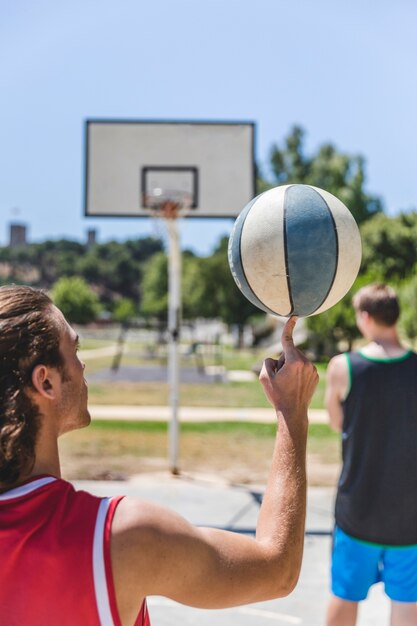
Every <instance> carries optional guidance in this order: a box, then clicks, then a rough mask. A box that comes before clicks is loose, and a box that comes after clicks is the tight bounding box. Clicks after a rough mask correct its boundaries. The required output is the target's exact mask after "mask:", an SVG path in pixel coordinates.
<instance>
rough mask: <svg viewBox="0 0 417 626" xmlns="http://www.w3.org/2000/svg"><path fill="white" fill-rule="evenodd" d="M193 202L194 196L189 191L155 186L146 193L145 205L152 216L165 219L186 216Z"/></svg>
mask: <svg viewBox="0 0 417 626" xmlns="http://www.w3.org/2000/svg"><path fill="white" fill-rule="evenodd" d="M192 204H193V198H192V195H191V194H190V193H188V192H187V191H179V190H177V189H171V190H164V189H162V188H161V187H155V188H153V189H151V191H150V192H149V193H147V194H144V198H143V206H144V207H145V210H146V212H147V213H149V215H150V216H151V217H154V218H155V217H156V218H158V219H164V220H175V219H178V218H179V217H184V216H185V215H186V214H187V213H188V212H189V210H190V209H191V207H192Z"/></svg>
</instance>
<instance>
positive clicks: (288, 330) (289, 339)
mask: <svg viewBox="0 0 417 626" xmlns="http://www.w3.org/2000/svg"><path fill="white" fill-rule="evenodd" d="M297 320H298V317H290V318H289V319H288V320H287V321H286V323H285V326H284V328H283V330H282V335H281V344H282V350H283V352H284V354H286V353H288V352H290V351H291V350H294V348H295V346H294V339H293V332H294V328H295V324H296V323H297Z"/></svg>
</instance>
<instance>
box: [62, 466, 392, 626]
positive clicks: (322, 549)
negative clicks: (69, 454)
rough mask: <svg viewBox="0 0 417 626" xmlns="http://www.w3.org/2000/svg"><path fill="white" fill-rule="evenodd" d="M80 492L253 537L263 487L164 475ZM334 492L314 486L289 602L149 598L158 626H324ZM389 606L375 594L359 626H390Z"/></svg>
mask: <svg viewBox="0 0 417 626" xmlns="http://www.w3.org/2000/svg"><path fill="white" fill-rule="evenodd" d="M74 484H75V485H76V487H77V488H79V489H85V490H87V491H90V492H92V493H95V494H97V495H100V496H105V495H106V496H112V495H115V494H126V495H130V496H136V497H140V498H144V499H147V500H152V501H154V502H158V503H160V504H163V505H164V506H167V507H169V508H171V509H173V510H175V511H177V512H178V513H180V514H181V515H183V516H184V517H185V518H187V519H188V520H189V521H190V522H192V523H194V524H197V525H207V526H216V527H220V528H228V529H230V530H235V531H238V532H244V533H253V532H254V529H255V525H256V518H257V514H258V511H259V503H260V499H261V495H262V488H259V489H257V488H252V487H246V486H241V485H230V484H227V483H226V482H223V481H222V480H221V477H219V476H206V475H193V476H189V475H184V476H181V477H179V478H174V477H171V476H170V475H168V474H165V473H160V474H155V475H149V474H146V475H140V476H136V477H133V478H132V479H131V480H129V481H126V482H115V481H108V482H107V481H74ZM333 498H334V491H333V489H330V488H326V487H311V488H310V489H309V493H308V512H307V523H306V539H305V549H304V560H303V566H302V570H301V575H300V580H299V583H298V586H297V588H296V589H295V591H294V592H293V593H292V594H291V595H290V596H289V597H287V598H283V599H280V600H274V601H271V602H263V603H259V604H255V605H250V606H244V607H237V608H233V609H226V610H221V611H217V610H216V611H213V610H210V611H208V610H199V609H192V608H189V607H184V606H182V605H179V604H176V603H174V602H172V601H170V600H167V599H165V598H159V597H155V598H149V610H150V614H151V619H152V621H153V626H174V625H175V626H177V625H178V624H181V625H183V626H188V625H191V624H192V625H195V624H198V626H206V625H207V626H236V625H239V626H264V625H265V626H266V625H267V624H271V625H272V624H274V623H275V624H277V625H279V624H302V625H305V626H323V625H324V615H325V610H326V602H327V598H328V586H329V558H330V549H331V530H332V523H333V522H332V508H333ZM388 612H389V603H388V601H387V599H386V597H385V596H384V594H383V591H382V587H381V585H377V586H376V587H374V588H373V589H372V592H371V594H370V597H369V599H368V600H367V601H366V602H365V603H363V605H362V606H361V609H360V615H359V619H358V626H375V624H378V626H379V625H383V624H387V623H388Z"/></svg>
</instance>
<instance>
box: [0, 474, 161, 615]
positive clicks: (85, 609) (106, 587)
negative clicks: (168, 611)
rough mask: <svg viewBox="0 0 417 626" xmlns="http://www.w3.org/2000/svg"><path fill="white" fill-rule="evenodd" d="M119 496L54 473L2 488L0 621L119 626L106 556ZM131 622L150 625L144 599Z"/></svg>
mask: <svg viewBox="0 0 417 626" xmlns="http://www.w3.org/2000/svg"><path fill="white" fill-rule="evenodd" d="M120 499H121V498H98V497H96V496H93V495H91V494H89V493H86V492H85V491H76V490H75V489H74V487H73V486H72V485H71V484H70V483H68V482H66V481H64V480H58V479H56V478H53V477H52V476H42V477H39V476H38V477H36V478H34V479H32V480H30V481H28V482H26V483H24V484H23V485H20V486H19V487H17V488H16V489H11V490H10V491H7V492H6V493H2V494H0V563H1V566H0V624H7V626H56V625H57V624H59V625H60V626H75V625H77V626H121V622H120V618H119V614H118V611H117V606H116V597H115V591H114V585H113V577H112V570H111V559H110V531H111V523H112V519H113V515H114V511H115V509H116V506H117V504H118V502H119V501H120ZM135 626H150V622H149V616H148V611H147V607H146V601H145V602H144V603H143V605H142V607H141V610H140V612H139V615H138V618H137V620H136V623H135Z"/></svg>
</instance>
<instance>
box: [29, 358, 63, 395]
mask: <svg viewBox="0 0 417 626" xmlns="http://www.w3.org/2000/svg"><path fill="white" fill-rule="evenodd" d="M32 384H33V386H34V388H35V389H36V391H37V392H38V393H39V394H40V395H41V396H43V397H44V398H47V399H48V400H55V398H56V392H57V389H56V386H57V372H55V371H54V370H53V369H52V368H50V367H47V366H46V365H36V367H34V369H33V372H32Z"/></svg>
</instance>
